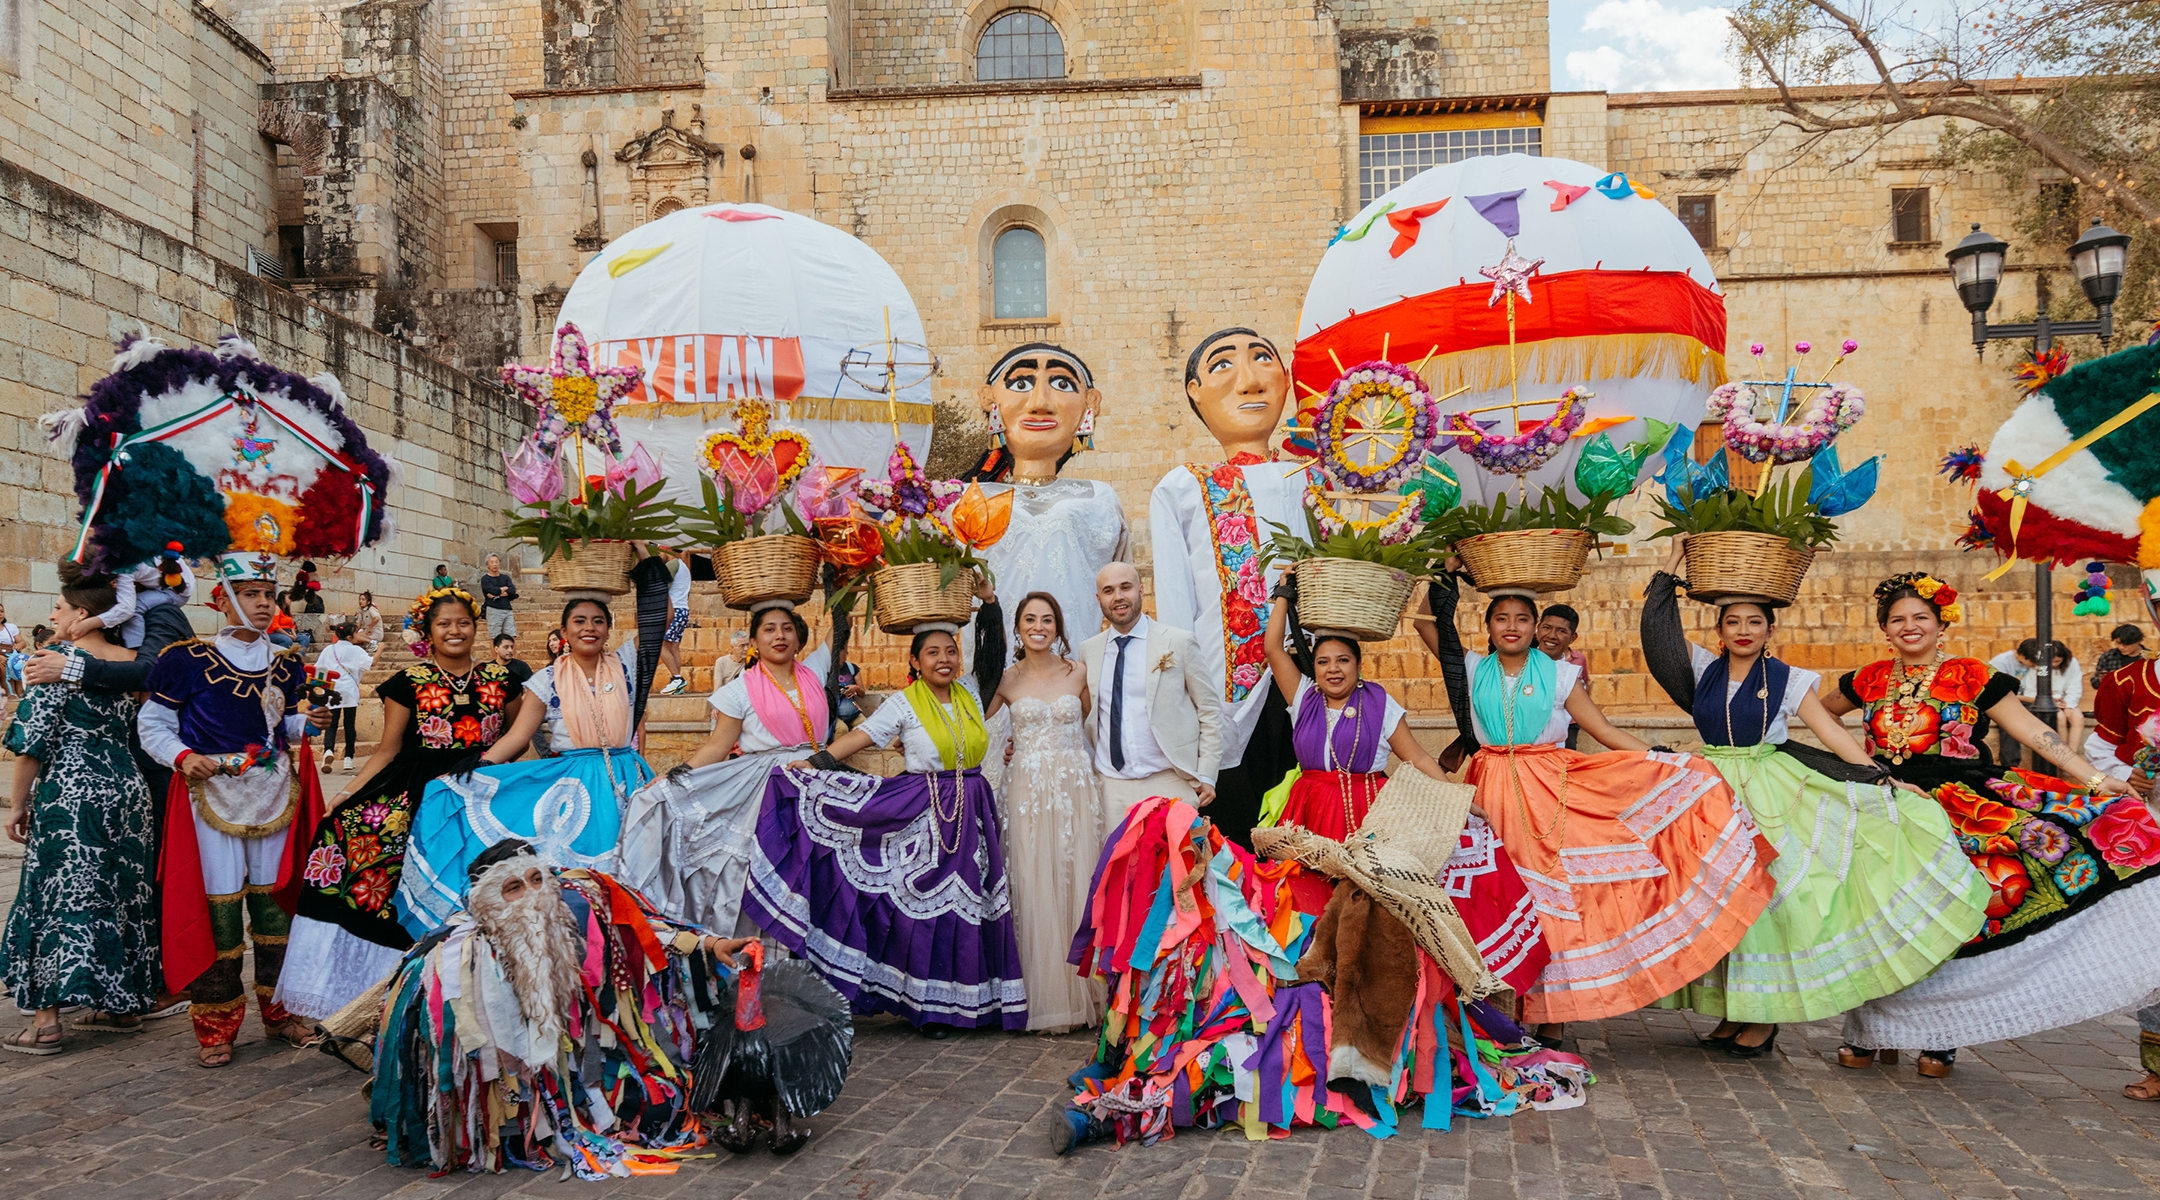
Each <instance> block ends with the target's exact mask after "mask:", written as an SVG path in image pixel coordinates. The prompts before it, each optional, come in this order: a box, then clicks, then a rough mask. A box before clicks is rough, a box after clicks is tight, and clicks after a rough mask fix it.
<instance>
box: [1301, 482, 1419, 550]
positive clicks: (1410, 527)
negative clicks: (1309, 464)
mask: <svg viewBox="0 0 2160 1200" xmlns="http://www.w3.org/2000/svg"><path fill="white" fill-rule="evenodd" d="M1361 499H1362V497H1361ZM1386 500H1395V502H1396V503H1395V506H1394V507H1393V508H1390V509H1388V510H1387V512H1386V513H1385V514H1384V515H1382V516H1379V517H1373V518H1370V519H1367V520H1360V519H1358V518H1356V517H1352V516H1349V515H1347V514H1345V513H1343V512H1342V511H1341V510H1340V509H1337V508H1336V507H1335V505H1334V504H1332V503H1331V502H1329V500H1328V498H1327V493H1326V492H1325V491H1323V490H1321V488H1320V487H1319V485H1317V484H1314V485H1309V486H1307V487H1306V489H1305V506H1306V507H1307V508H1309V509H1311V510H1312V515H1313V523H1314V524H1316V525H1318V526H1319V527H1320V536H1321V537H1324V538H1331V537H1334V536H1335V535H1336V534H1339V533H1365V532H1368V531H1370V530H1375V529H1377V530H1379V531H1380V544H1381V545H1383V546H1398V545H1401V544H1402V543H1404V542H1407V541H1409V540H1410V539H1411V538H1413V537H1416V536H1417V532H1418V530H1419V529H1420V528H1422V527H1423V524H1424V523H1423V521H1422V520H1420V517H1421V516H1422V514H1423V512H1424V508H1425V496H1424V494H1423V493H1420V492H1410V493H1405V494H1403V495H1402V496H1401V497H1400V498H1397V497H1394V496H1385V495H1382V496H1373V497H1371V498H1370V502H1371V503H1373V504H1377V503H1380V502H1383V501H1386Z"/></svg>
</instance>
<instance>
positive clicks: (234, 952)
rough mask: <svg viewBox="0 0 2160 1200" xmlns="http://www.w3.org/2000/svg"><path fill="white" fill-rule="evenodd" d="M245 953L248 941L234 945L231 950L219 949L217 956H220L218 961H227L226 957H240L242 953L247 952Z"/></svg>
mask: <svg viewBox="0 0 2160 1200" xmlns="http://www.w3.org/2000/svg"><path fill="white" fill-rule="evenodd" d="M245 953H247V943H246V942H242V943H241V944H240V945H237V946H234V947H233V948H232V949H230V950H220V951H218V952H217V956H218V961H220V962H223V961H225V960H226V959H229V958H238V957H240V956H241V955H243V954H245Z"/></svg>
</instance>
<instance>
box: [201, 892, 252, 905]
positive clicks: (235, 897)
mask: <svg viewBox="0 0 2160 1200" xmlns="http://www.w3.org/2000/svg"><path fill="white" fill-rule="evenodd" d="M245 894H246V893H244V892H224V893H221V894H219V895H215V896H205V897H203V899H205V900H207V901H209V902H210V903H212V904H216V903H217V902H218V901H220V900H222V901H224V902H225V903H227V904H238V903H240V897H241V896H243V895H245Z"/></svg>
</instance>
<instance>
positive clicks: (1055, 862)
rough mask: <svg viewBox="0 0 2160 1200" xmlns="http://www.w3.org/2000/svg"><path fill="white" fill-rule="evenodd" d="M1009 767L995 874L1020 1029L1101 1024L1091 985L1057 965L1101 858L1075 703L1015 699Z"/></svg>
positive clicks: (1096, 804) (1091, 779)
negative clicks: (1016, 947)
mask: <svg viewBox="0 0 2160 1200" xmlns="http://www.w3.org/2000/svg"><path fill="white" fill-rule="evenodd" d="M1010 711H1011V713H1012V739H1013V757H1012V763H1011V764H1010V765H1009V766H1007V767H1006V768H1005V791H1004V797H1003V799H1004V803H1003V808H1004V813H1005V838H1004V841H1005V874H1006V877H1007V879H1009V880H1010V881H1011V884H1012V915H1013V932H1014V934H1015V935H1016V936H1017V937H1018V939H1019V943H1020V977H1021V979H1022V981H1023V982H1024V983H1025V984H1026V985H1027V1004H1028V1028H1029V1029H1044V1030H1052V1029H1073V1028H1078V1027H1081V1026H1086V1025H1093V1024H1094V1023H1095V1022H1097V1021H1099V1020H1101V1019H1102V1012H1103V998H1102V992H1101V987H1100V985H1099V984H1096V983H1094V982H1093V981H1090V980H1084V979H1082V978H1080V977H1079V975H1078V974H1076V973H1075V971H1074V969H1073V967H1072V966H1071V964H1069V963H1067V962H1066V961H1065V957H1066V955H1067V954H1069V953H1070V952H1071V950H1072V940H1073V932H1074V931H1075V930H1076V929H1078V928H1079V926H1080V918H1081V914H1082V913H1084V912H1085V911H1086V909H1087V900H1088V884H1089V883H1090V882H1092V880H1093V878H1094V874H1095V862H1096V860H1097V859H1098V858H1100V857H1101V856H1102V848H1103V839H1104V838H1106V837H1108V836H1109V833H1110V831H1109V830H1108V829H1105V828H1103V827H1102V816H1101V813H1102V805H1101V803H1100V801H1099V800H1098V798H1097V796H1096V794H1095V771H1094V767H1093V763H1092V759H1091V758H1090V755H1089V753H1088V746H1087V741H1086V739H1085V738H1083V737H1082V736H1081V725H1080V698H1079V697H1078V696H1059V697H1058V698H1057V699H1055V700H1036V699H1024V700H1015V701H1013V703H1012V705H1011V706H1010Z"/></svg>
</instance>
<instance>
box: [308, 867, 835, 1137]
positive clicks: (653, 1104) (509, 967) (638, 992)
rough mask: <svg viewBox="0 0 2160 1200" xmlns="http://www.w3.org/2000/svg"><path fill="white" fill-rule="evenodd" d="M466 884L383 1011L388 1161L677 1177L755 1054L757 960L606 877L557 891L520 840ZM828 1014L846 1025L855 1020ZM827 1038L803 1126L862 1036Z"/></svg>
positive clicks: (378, 1072) (559, 881) (391, 984)
mask: <svg viewBox="0 0 2160 1200" xmlns="http://www.w3.org/2000/svg"><path fill="white" fill-rule="evenodd" d="M469 879H470V885H469V889H468V894H467V907H466V909H465V910H464V911H462V912H459V913H457V914H455V915H453V916H452V917H451V919H450V921H449V922H448V923H447V924H446V925H444V926H443V927H442V928H441V929H438V930H436V931H435V932H433V933H431V934H429V935H428V936H427V937H426V938H424V939H422V940H421V942H420V943H419V944H418V945H416V946H414V947H413V950H412V952H411V953H410V954H409V955H407V957H406V959H405V961H404V963H403V964H402V965H401V966H400V967H399V970H398V973H397V974H396V975H394V976H393V977H392V978H391V979H390V980H389V981H388V982H387V984H386V985H385V987H384V990H383V992H382V993H380V994H379V995H378V997H377V998H376V1001H375V1002H377V1003H381V1004H382V1005H383V1008H382V1012H381V1018H380V1020H379V1021H378V1022H377V1024H376V1029H377V1038H376V1050H375V1055H374V1063H373V1074H374V1088H373V1092H372V1095H371V1099H370V1110H369V1116H370V1118H371V1119H372V1120H373V1122H374V1123H375V1125H376V1127H377V1128H378V1129H380V1130H382V1131H383V1133H384V1134H385V1136H386V1138H387V1151H388V1158H389V1161H390V1162H391V1163H392V1164H393V1165H400V1166H426V1167H428V1168H430V1169H431V1170H433V1171H435V1172H437V1173H440V1172H444V1171H448V1170H452V1169H456V1168H464V1169H466V1170H471V1171H501V1170H503V1169H504V1168H505V1167H506V1166H522V1167H526V1168H528V1169H532V1170H544V1169H549V1168H553V1167H558V1166H567V1168H568V1170H570V1171H571V1172H573V1173H575V1174H576V1175H577V1176H578V1177H580V1178H582V1179H604V1178H608V1177H618V1176H627V1175H630V1174H633V1173H636V1174H654V1173H666V1172H667V1171H668V1170H671V1169H672V1164H673V1163H674V1162H675V1161H676V1157H677V1156H678V1155H679V1154H681V1153H683V1152H687V1151H691V1150H695V1149H697V1148H698V1147H701V1146H703V1145H704V1144H705V1141H706V1125H705V1121H704V1120H703V1119H702V1118H701V1117H700V1115H699V1114H700V1112H701V1110H703V1109H705V1108H708V1107H710V1106H712V1104H713V1103H714V1102H715V1099H716V1097H715V1096H714V1095H713V1093H714V1092H715V1090H716V1088H715V1086H714V1085H716V1084H718V1082H719V1078H720V1077H721V1076H725V1075H726V1074H727V1073H728V1068H729V1066H730V1065H731V1063H730V1051H734V1050H737V1049H738V1048H740V1047H744V1046H746V1045H747V1044H748V1043H750V1042H753V1041H759V1042H760V1044H761V1045H762V1041H761V1039H762V1036H763V1033H762V1030H763V1027H764V1026H765V1025H766V1023H767V1022H766V1016H765V1014H764V1012H763V1011H762V1010H760V1009H759V1006H758V1003H757V997H758V992H757V991H756V989H755V988H754V987H750V988H741V987H739V986H738V979H739V977H740V976H744V975H748V976H749V977H751V978H754V977H755V967H754V966H753V967H752V968H751V969H750V971H749V972H742V971H738V969H737V966H736V962H735V957H734V956H735V955H736V954H737V953H738V952H740V951H742V950H743V949H744V947H745V946H747V945H751V943H748V942H746V941H745V940H743V939H739V938H719V937H714V936H712V935H709V934H706V933H703V932H702V931H700V930H698V929H696V928H695V927H692V926H684V925H677V924H674V923H672V922H669V921H667V920H665V919H663V918H661V917H660V916H659V915H657V914H656V913H655V912H653V910H652V909H651V907H650V906H649V905H648V904H647V903H646V902H645V900H644V899H643V897H641V896H639V895H637V894H636V893H634V892H632V891H630V890H629V889H627V888H625V887H623V886H622V885H621V884H620V883H617V882H616V881H615V880H614V879H612V878H610V877H609V876H607V875H604V874H601V873H599V872H596V871H584V870H574V871H564V872H560V873H557V872H555V871H554V870H552V869H551V868H549V867H548V866H547V865H546V864H544V863H543V862H542V861H541V860H540V858H539V857H538V856H537V855H536V854H535V853H534V850H533V847H532V845H531V844H529V843H527V842H524V841H521V840H518V839H515V838H512V839H507V840H505V841H502V842H498V843H496V844H495V845H493V846H491V847H489V848H488V849H487V850H485V851H483V852H482V853H481V854H480V855H479V856H477V857H476V858H475V859H474V860H473V863H472V866H471V868H470V870H469ZM750 957H751V959H752V962H753V963H755V962H756V961H757V955H756V953H755V951H754V950H753V951H752V953H751V955H750ZM745 991H746V992H747V993H748V995H749V997H750V1004H749V1006H748V1008H749V1012H748V1013H747V1015H746V1013H745V1009H744V1006H743V1005H742V1003H741V993H742V992H745ZM828 994H829V989H828ZM369 999H370V998H369V997H362V999H361V1000H360V1001H356V1002H355V1003H356V1004H364V1003H367V1002H369ZM768 1003H770V1002H769V1001H768ZM829 1003H830V1007H831V1008H833V1009H837V1011H838V1012H839V1014H840V1019H841V1022H842V1023H843V1025H845V1022H846V1005H845V1002H844V1001H841V1000H840V998H839V997H838V996H837V995H830V1002H829ZM341 1016H342V1014H341ZM335 1020H336V1018H333V1021H335ZM776 1023H777V1022H776ZM701 1031H702V1032H701ZM753 1032H755V1033H756V1034H757V1036H756V1037H753V1036H752V1034H753ZM825 1032H826V1034H827V1036H826V1039H825V1043H824V1044H825V1045H827V1046H837V1053H838V1067H837V1070H829V1071H827V1072H826V1075H827V1076H828V1077H829V1078H830V1080H831V1083H830V1087H829V1091H828V1092H826V1093H819V1094H818V1095H816V1096H814V1097H811V1098H810V1099H812V1100H814V1102H815V1107H812V1108H810V1111H809V1112H803V1113H801V1114H799V1115H801V1116H808V1115H811V1113H813V1112H815V1111H816V1109H818V1108H822V1107H823V1106H824V1104H826V1103H829V1102H830V1100H831V1099H832V1097H833V1096H836V1095H837V1094H838V1091H839V1082H840V1081H841V1080H843V1079H844V1078H845V1076H846V1061H847V1055H848V1045H849V1039H850V1037H851V1036H852V1030H851V1029H843V1030H841V1031H839V1032H837V1033H835V1032H833V1031H830V1030H827V1031H825ZM716 1038H717V1039H719V1040H720V1041H722V1042H724V1043H725V1044H724V1045H721V1046H718V1047H715V1046H712V1045H710V1044H708V1043H710V1042H711V1041H713V1040H715V1039H716ZM692 1063H696V1064H697V1067H698V1069H697V1070H696V1071H695V1072H693V1071H692V1070H690V1069H689V1067H690V1064H692ZM708 1073H709V1074H711V1075H712V1076H713V1077H714V1078H713V1079H711V1080H710V1081H706V1080H705V1079H704V1076H705V1075H706V1074H708ZM694 1080H696V1081H697V1082H698V1083H699V1084H701V1085H702V1086H696V1088H695V1094H693V1086H694V1084H693V1081H694ZM791 1111H792V1110H791ZM743 1136H744V1138H747V1137H748V1135H747V1134H744V1135H743ZM807 1137H808V1134H807V1133H806V1132H804V1133H801V1134H799V1135H792V1144H788V1145H784V1146H783V1145H782V1144H781V1143H780V1142H779V1141H778V1140H776V1141H775V1143H774V1149H775V1150H776V1151H780V1152H786V1151H789V1150H793V1149H795V1148H796V1147H798V1146H800V1145H801V1143H802V1141H803V1140H806V1139H807ZM735 1140H736V1139H730V1140H729V1144H730V1146H731V1147H734V1145H735ZM740 1148H742V1149H748V1148H750V1147H749V1145H747V1144H746V1145H743V1146H741V1147H740Z"/></svg>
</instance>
